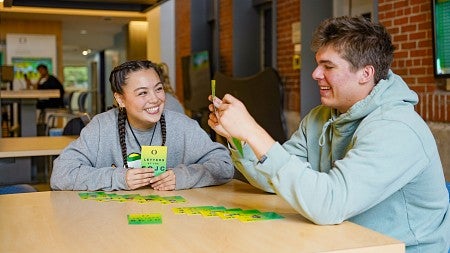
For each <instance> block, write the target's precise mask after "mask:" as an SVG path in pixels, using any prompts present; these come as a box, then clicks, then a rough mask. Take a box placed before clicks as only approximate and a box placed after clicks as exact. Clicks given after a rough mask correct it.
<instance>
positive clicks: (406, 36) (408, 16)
mask: <svg viewBox="0 0 450 253" xmlns="http://www.w3.org/2000/svg"><path fill="white" fill-rule="evenodd" d="M378 19H379V21H380V23H382V24H383V25H384V26H386V28H387V29H388V30H389V32H390V33H391V35H392V38H393V42H394V45H395V47H396V53H395V57H394V63H393V65H392V70H393V71H394V72H395V73H397V74H399V75H400V76H402V77H403V79H404V80H405V82H406V83H407V84H408V85H409V87H410V88H411V89H413V90H414V91H416V92H417V93H418V95H419V99H420V100H419V104H418V105H417V106H416V110H417V111H418V113H419V114H420V115H421V116H422V117H423V118H424V119H425V120H427V121H438V122H450V94H449V93H450V92H445V91H441V90H439V89H438V88H437V87H438V85H439V84H441V82H442V80H437V79H435V78H434V74H433V45H432V42H433V40H432V36H433V34H432V16H431V3H430V1H422V0H378Z"/></svg>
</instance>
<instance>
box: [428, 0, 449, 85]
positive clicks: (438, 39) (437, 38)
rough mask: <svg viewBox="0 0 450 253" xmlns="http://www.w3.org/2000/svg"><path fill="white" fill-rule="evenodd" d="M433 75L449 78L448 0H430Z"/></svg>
mask: <svg viewBox="0 0 450 253" xmlns="http://www.w3.org/2000/svg"><path fill="white" fill-rule="evenodd" d="M431 3H432V6H431V7H432V18H433V56H434V57H433V63H434V64H433V65H434V75H435V77H438V78H450V0H431Z"/></svg>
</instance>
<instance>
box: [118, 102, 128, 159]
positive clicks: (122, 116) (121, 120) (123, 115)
mask: <svg viewBox="0 0 450 253" xmlns="http://www.w3.org/2000/svg"><path fill="white" fill-rule="evenodd" d="M126 120H127V111H126V109H125V107H122V108H119V116H118V118H117V125H118V128H119V142H120V149H121V150H122V158H123V167H125V168H128V163H127V143H126V141H125V131H126V128H125V122H126Z"/></svg>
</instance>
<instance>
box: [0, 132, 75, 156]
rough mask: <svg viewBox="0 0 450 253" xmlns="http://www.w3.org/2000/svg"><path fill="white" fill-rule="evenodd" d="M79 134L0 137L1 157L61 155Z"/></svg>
mask: <svg viewBox="0 0 450 253" xmlns="http://www.w3.org/2000/svg"><path fill="white" fill-rule="evenodd" d="M77 137H78V136H51V137H50V136H35V137H10V138H0V158H6V157H30V156H51V155H59V154H60V153H61V151H62V150H63V149H64V148H65V147H66V146H67V145H69V143H71V142H72V141H73V140H75V139H76V138H77Z"/></svg>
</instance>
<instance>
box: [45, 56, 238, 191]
mask: <svg viewBox="0 0 450 253" xmlns="http://www.w3.org/2000/svg"><path fill="white" fill-rule="evenodd" d="M162 80H163V79H162V72H161V69H160V68H159V67H158V65H157V64H154V63H152V62H150V61H130V62H126V63H124V64H122V65H120V66H118V67H116V68H115V69H114V70H113V71H112V72H111V75H110V78H109V81H110V83H111V89H112V91H113V93H114V98H115V99H116V101H117V103H118V108H113V109H111V110H109V111H107V112H104V113H100V114H98V115H96V116H95V117H94V118H93V119H92V120H91V122H90V123H89V124H88V125H87V126H86V127H84V128H83V130H82V132H81V134H80V137H79V138H78V139H77V140H75V141H74V142H72V143H71V144H70V145H69V146H68V147H67V148H66V149H65V150H64V151H63V152H62V153H61V155H60V156H59V157H58V158H57V159H56V160H55V162H54V167H53V172H52V175H51V180H50V185H51V187H52V189H54V190H91V191H95V190H104V191H112V190H134V189H137V188H140V187H144V186H148V185H149V186H150V187H152V188H153V189H156V190H179V189H188V188H196V187H203V186H209V185H219V184H223V183H226V182H228V181H229V180H231V178H232V177H233V174H234V167H233V165H232V162H231V158H230V155H229V151H228V150H227V149H226V148H225V147H224V146H223V145H222V144H220V143H217V142H213V141H211V139H210V137H209V135H208V134H207V133H206V132H205V131H204V130H203V129H202V128H200V126H199V125H198V123H197V122H196V121H195V120H192V119H190V118H189V117H187V116H186V115H184V114H181V113H178V112H174V111H171V110H164V105H165V101H166V97H165V92H164V85H163V82H162ZM142 146H167V159H166V162H167V170H166V172H164V173H162V174H160V175H158V176H155V175H154V170H153V169H152V168H142V167H141V166H140V162H139V161H138V162H137V163H136V161H133V160H135V159H134V158H136V157H137V158H138V160H139V157H140V154H141V147H142Z"/></svg>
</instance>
